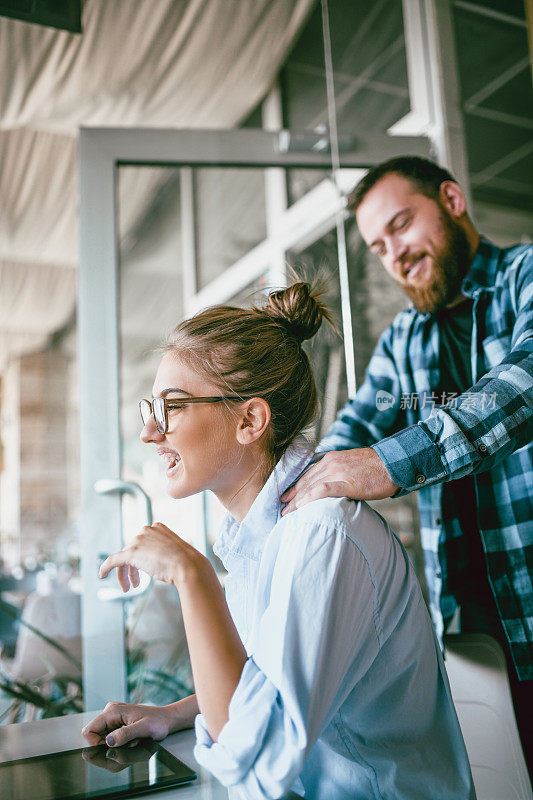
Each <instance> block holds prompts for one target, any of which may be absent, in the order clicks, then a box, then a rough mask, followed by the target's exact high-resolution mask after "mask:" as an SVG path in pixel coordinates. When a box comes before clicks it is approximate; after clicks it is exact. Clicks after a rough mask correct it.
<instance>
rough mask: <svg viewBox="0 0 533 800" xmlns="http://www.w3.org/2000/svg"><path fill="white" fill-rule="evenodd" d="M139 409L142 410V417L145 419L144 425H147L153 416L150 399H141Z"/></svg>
mask: <svg viewBox="0 0 533 800" xmlns="http://www.w3.org/2000/svg"><path fill="white" fill-rule="evenodd" d="M139 411H140V412H141V419H142V421H143V425H146V423H147V422H148V420H149V419H150V417H151V416H152V406H151V405H150V402H149V401H148V400H141V402H140V403H139Z"/></svg>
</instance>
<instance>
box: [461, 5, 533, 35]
mask: <svg viewBox="0 0 533 800" xmlns="http://www.w3.org/2000/svg"><path fill="white" fill-rule="evenodd" d="M454 5H455V7H456V8H462V9H463V10H464V11H470V12H471V13H472V14H477V15H478V16H480V17H487V18H488V19H494V20H496V21H497V22H503V23H506V24H507V25H516V26H517V27H519V28H526V27H527V23H526V21H525V19H522V18H521V17H515V16H514V15H513V14H505V13H504V12H503V11H496V10H495V9H493V8H486V7H485V6H480V5H478V4H477V3H469V2H467V0H455V2H454Z"/></svg>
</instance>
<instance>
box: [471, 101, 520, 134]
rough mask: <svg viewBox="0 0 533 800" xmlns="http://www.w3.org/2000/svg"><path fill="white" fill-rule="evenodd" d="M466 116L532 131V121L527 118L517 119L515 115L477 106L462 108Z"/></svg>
mask: <svg viewBox="0 0 533 800" xmlns="http://www.w3.org/2000/svg"><path fill="white" fill-rule="evenodd" d="M464 110H465V112H466V113H467V114H470V116H473V117H482V118H483V119H491V120H493V121H494V122H503V123H504V124H505V125H514V126H515V128H525V129H526V130H529V131H531V130H533V120H531V119H527V117H519V116H517V115H516V114H507V113H506V112H505V111H495V110H494V109H492V108H480V107H479V106H471V107H469V106H467V105H465V106H464Z"/></svg>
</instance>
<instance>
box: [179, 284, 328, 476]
mask: <svg viewBox="0 0 533 800" xmlns="http://www.w3.org/2000/svg"><path fill="white" fill-rule="evenodd" d="M321 297H322V291H321V290H320V289H317V288H314V287H312V286H310V285H309V284H308V283H303V282H298V283H294V284H292V286H289V287H288V288H287V289H279V290H277V291H275V292H271V293H270V294H269V296H268V299H267V301H266V303H265V305H263V306H261V307H257V306H254V307H253V308H251V309H244V308H235V307H233V306H213V307H211V308H207V309H205V310H204V311H201V312H200V313H198V314H196V315H195V316H194V317H191V318H190V319H186V320H184V322H182V323H180V325H178V327H177V328H176V329H175V330H174V331H173V333H172V334H171V336H170V339H169V341H168V343H167V345H166V347H165V350H166V351H167V352H173V353H175V354H176V355H177V356H179V358H180V360H182V361H184V362H185V363H187V365H188V366H189V367H191V368H192V369H194V371H195V372H196V373H197V374H200V375H203V376H205V377H206V378H207V379H208V380H209V381H211V382H212V383H213V384H214V385H215V386H217V387H218V389H219V390H220V392H221V394H236V395H238V396H239V397H242V398H243V400H244V399H248V398H250V397H261V398H262V399H263V400H266V402H267V403H268V404H269V406H270V411H271V415H272V416H271V422H270V442H269V445H270V447H269V449H270V453H269V455H270V456H271V457H272V459H273V461H274V463H275V462H276V461H278V459H279V458H281V456H282V455H283V453H284V451H285V450H286V448H287V447H288V446H289V444H290V443H291V442H292V441H293V439H294V438H295V437H296V436H297V435H298V434H299V433H301V431H302V430H303V429H304V428H305V427H306V426H307V425H309V424H310V423H311V422H312V420H313V418H314V415H315V413H316V410H317V405H318V403H317V391H316V386H315V381H314V378H313V373H312V371H311V366H310V364H309V359H308V358H307V355H306V353H305V351H304V350H303V349H302V346H301V345H302V342H303V341H304V340H305V339H310V338H311V337H312V336H314V335H315V333H316V332H317V331H318V329H319V328H320V325H321V323H322V320H323V319H326V320H328V322H330V323H331V324H333V323H332V320H331V317H330V313H329V311H328V309H327V307H326V306H325V305H324V303H323V302H322V300H321Z"/></svg>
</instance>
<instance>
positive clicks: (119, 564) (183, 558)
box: [99, 522, 212, 592]
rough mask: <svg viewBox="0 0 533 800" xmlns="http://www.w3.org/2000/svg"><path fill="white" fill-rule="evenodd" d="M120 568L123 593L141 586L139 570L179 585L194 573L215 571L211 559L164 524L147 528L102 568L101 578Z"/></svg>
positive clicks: (119, 579) (156, 523)
mask: <svg viewBox="0 0 533 800" xmlns="http://www.w3.org/2000/svg"><path fill="white" fill-rule="evenodd" d="M114 568H116V570H117V578H118V582H119V584H120V586H121V588H122V591H123V592H127V591H128V589H129V588H130V586H134V587H136V586H138V585H139V570H140V569H141V570H142V571H143V572H146V573H148V575H151V576H152V578H154V579H156V580H160V581H164V582H165V583H171V584H174V585H175V586H176V585H177V584H178V582H179V581H180V580H181V579H182V578H183V577H184V576H185V575H186V574H187V573H188V572H190V571H194V572H198V571H199V570H200V571H202V570H205V569H209V570H211V569H212V567H211V564H210V563H209V561H208V559H207V558H206V557H205V556H203V555H202V554H201V553H199V552H198V550H196V548H195V547H193V546H192V545H190V544H188V543H187V542H185V541H184V540H183V539H181V538H180V537H179V536H177V535H176V534H175V533H174V532H173V531H171V530H170V528H167V526H166V525H163V524H162V523H161V522H155V523H154V524H153V525H146V526H145V527H144V528H142V530H141V532H140V533H139V534H138V535H137V536H136V537H135V539H133V541H132V542H131V543H130V544H129V545H128V546H127V547H124V548H123V549H122V550H119V552H118V553H113V555H111V556H109V557H108V558H106V560H105V561H104V562H103V564H102V565H101V566H100V572H99V575H100V578H105V577H106V575H108V573H109V572H111V570H112V569H114Z"/></svg>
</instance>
